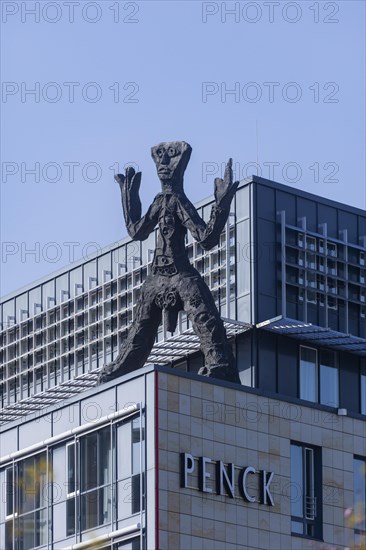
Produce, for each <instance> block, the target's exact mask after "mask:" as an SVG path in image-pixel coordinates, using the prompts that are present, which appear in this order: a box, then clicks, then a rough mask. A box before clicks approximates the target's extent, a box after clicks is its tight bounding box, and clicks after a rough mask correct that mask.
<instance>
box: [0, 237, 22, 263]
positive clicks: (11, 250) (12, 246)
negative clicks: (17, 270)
mask: <svg viewBox="0 0 366 550" xmlns="http://www.w3.org/2000/svg"><path fill="white" fill-rule="evenodd" d="M17 252H19V245H18V244H17V243H13V242H4V243H2V245H1V261H2V262H3V263H4V264H5V263H6V262H7V261H8V256H15V254H17Z"/></svg>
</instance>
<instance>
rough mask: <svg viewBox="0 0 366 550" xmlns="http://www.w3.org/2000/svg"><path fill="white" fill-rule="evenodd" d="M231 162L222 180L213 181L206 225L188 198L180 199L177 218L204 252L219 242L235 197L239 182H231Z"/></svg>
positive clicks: (182, 197)
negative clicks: (210, 204)
mask: <svg viewBox="0 0 366 550" xmlns="http://www.w3.org/2000/svg"><path fill="white" fill-rule="evenodd" d="M231 164H232V161H231V159H230V160H229V162H228V164H227V166H226V170H225V176H224V179H223V180H222V179H220V178H216V179H215V204H214V205H213V206H212V210H211V216H210V219H209V221H208V222H207V224H206V223H205V222H204V221H203V220H202V218H201V217H200V216H199V214H198V212H197V210H196V209H195V207H194V206H193V204H192V203H191V202H190V201H189V200H188V198H187V197H186V196H185V195H183V196H181V197H180V200H179V204H180V211H179V217H180V219H181V221H182V224H183V225H184V226H185V227H186V228H187V229H189V231H190V232H191V234H192V236H193V238H194V239H195V240H196V241H197V242H198V243H199V244H200V245H201V246H202V248H203V249H204V250H210V249H211V248H213V247H214V246H216V245H217V244H218V242H219V240H220V234H221V232H222V230H223V228H224V226H225V223H226V221H227V219H228V216H229V213H230V205H231V201H232V199H233V197H234V195H235V192H236V190H237V187H238V185H239V182H238V181H237V182H234V183H233V181H232V169H231Z"/></svg>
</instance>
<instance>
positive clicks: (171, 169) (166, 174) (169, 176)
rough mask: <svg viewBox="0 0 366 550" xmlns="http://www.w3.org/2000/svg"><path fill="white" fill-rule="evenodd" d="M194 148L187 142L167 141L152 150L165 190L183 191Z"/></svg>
mask: <svg viewBox="0 0 366 550" xmlns="http://www.w3.org/2000/svg"><path fill="white" fill-rule="evenodd" d="M191 152H192V147H191V146H190V145H189V144H188V143H186V142H185V141H167V142H163V143H159V145H155V146H154V147H152V148H151V156H152V158H153V159H154V161H155V164H156V169H157V172H158V176H159V179H160V181H161V184H162V187H163V189H169V190H171V191H177V190H183V175H184V172H185V170H186V168H187V165H188V162H189V159H190V157H191Z"/></svg>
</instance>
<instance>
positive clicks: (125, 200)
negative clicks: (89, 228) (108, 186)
mask: <svg viewBox="0 0 366 550" xmlns="http://www.w3.org/2000/svg"><path fill="white" fill-rule="evenodd" d="M115 179H116V181H117V182H118V183H119V186H120V189H121V197H122V208H123V215H124V218H125V222H126V228H127V231H128V234H129V236H130V237H131V239H133V240H134V241H144V240H145V239H147V238H148V236H149V235H150V233H151V232H152V231H153V230H154V228H155V226H156V224H157V223H158V216H159V206H160V201H159V200H158V197H159V195H157V196H156V197H155V199H154V201H153V203H152V204H151V205H150V206H149V208H148V211H147V212H146V214H145V215H144V216H142V217H141V200H140V196H139V189H140V183H141V172H137V173H136V174H135V171H134V169H133V168H127V170H126V176H123V175H122V174H118V175H117V176H115Z"/></svg>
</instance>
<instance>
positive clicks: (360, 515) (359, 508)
mask: <svg viewBox="0 0 366 550" xmlns="http://www.w3.org/2000/svg"><path fill="white" fill-rule="evenodd" d="M353 476H354V477H353V479H354V512H353V515H354V517H353V524H354V529H355V535H356V539H357V540H359V539H360V538H361V537H362V538H363V541H364V542H365V539H364V537H365V536H366V460H365V459H363V458H355V459H354V461H353ZM360 548H361V546H360Z"/></svg>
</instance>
